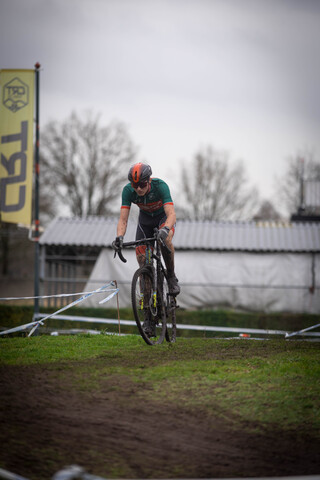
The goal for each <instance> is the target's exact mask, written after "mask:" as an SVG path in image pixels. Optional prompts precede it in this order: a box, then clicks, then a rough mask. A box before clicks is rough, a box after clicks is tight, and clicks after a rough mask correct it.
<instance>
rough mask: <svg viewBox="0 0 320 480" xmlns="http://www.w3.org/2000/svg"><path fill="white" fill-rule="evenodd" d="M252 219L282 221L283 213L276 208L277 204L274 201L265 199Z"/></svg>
mask: <svg viewBox="0 0 320 480" xmlns="http://www.w3.org/2000/svg"><path fill="white" fill-rule="evenodd" d="M252 219H253V220H255V221H264V220H266V221H268V220H272V221H280V220H281V215H280V213H279V212H278V211H277V210H276V209H275V206H274V205H273V203H272V202H270V201H269V200H263V201H262V202H261V205H260V207H259V209H258V211H257V213H256V214H255V215H254V217H253V218H252Z"/></svg>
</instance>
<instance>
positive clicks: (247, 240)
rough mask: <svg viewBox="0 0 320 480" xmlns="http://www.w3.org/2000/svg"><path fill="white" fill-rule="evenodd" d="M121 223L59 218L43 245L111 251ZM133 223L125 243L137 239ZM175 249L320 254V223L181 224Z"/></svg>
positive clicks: (188, 222)
mask: <svg viewBox="0 0 320 480" xmlns="http://www.w3.org/2000/svg"><path fill="white" fill-rule="evenodd" d="M117 223H118V219H116V218H104V217H87V218H78V217H73V218H56V219H55V220H53V221H52V222H51V223H50V225H49V226H48V227H47V229H46V230H45V232H44V233H43V235H42V236H41V239H40V244H41V245H62V246H68V245H70V246H71V245H72V246H91V247H110V245H111V242H112V241H113V240H114V238H115V235H116V226H117ZM135 231H136V223H135V222H134V221H129V224H128V229H127V233H126V237H125V239H126V240H127V241H129V240H133V239H134V238H135ZM174 245H175V248H176V249H179V250H215V251H223V250H228V251H232V250H234V251H253V252H319V251H320V223H319V222H316V223H315V222H314V223H300V222H297V223H274V222H198V221H178V222H177V228H176V233H175V236H174Z"/></svg>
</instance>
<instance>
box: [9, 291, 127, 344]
mask: <svg viewBox="0 0 320 480" xmlns="http://www.w3.org/2000/svg"><path fill="white" fill-rule="evenodd" d="M111 285H112V286H114V282H109V283H108V284H107V285H103V286H102V287H100V288H97V289H96V290H93V291H91V292H87V293H85V294H84V295H82V297H80V298H78V299H77V300H74V301H73V302H71V303H69V304H68V305H66V306H65V307H62V308H60V309H59V310H57V311H56V312H54V313H50V314H49V315H47V316H46V317H44V318H42V319H41V320H36V321H34V322H30V323H26V324H24V325H20V326H19V327H14V328H10V329H9V330H5V331H3V332H0V335H7V334H9V333H15V332H19V331H23V330H27V329H28V328H30V327H32V329H31V331H30V333H29V335H28V337H31V335H32V334H33V333H34V332H35V331H36V329H37V328H38V327H39V325H43V322H44V321H45V320H48V319H49V318H51V317H53V316H54V315H57V314H58V313H61V312H64V311H65V310H67V309H68V308H71V307H74V306H75V305H77V304H78V303H80V302H83V301H84V300H86V299H87V298H89V297H91V296H92V295H94V294H96V293H106V292H111V293H110V294H109V295H108V296H107V297H106V298H104V299H103V300H101V301H100V302H99V304H101V303H106V302H108V301H109V300H111V298H113V297H114V296H115V295H116V294H117V293H118V292H119V288H115V289H111V290H110V289H107V288H108V287H109V286H111ZM75 295H77V294H75ZM78 295H81V294H78Z"/></svg>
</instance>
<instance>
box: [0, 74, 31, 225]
mask: <svg viewBox="0 0 320 480" xmlns="http://www.w3.org/2000/svg"><path fill="white" fill-rule="evenodd" d="M34 78H35V72H34V70H0V88H1V91H0V94H1V95H0V215H1V217H0V219H1V220H2V221H3V222H9V223H23V224H25V225H30V224H31V219H32V172H33V115H34V113H33V112H34Z"/></svg>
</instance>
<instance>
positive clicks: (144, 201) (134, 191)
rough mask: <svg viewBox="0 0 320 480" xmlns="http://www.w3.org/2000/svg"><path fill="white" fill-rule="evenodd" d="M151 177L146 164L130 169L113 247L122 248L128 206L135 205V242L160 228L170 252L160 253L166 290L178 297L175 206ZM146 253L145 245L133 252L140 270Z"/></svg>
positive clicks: (163, 186)
mask: <svg viewBox="0 0 320 480" xmlns="http://www.w3.org/2000/svg"><path fill="white" fill-rule="evenodd" d="M151 175H152V170H151V167H150V165H147V164H145V163H136V164H134V165H133V166H132V167H131V168H130V170H129V174H128V180H129V183H128V184H127V185H125V186H124V188H123V190H122V204H121V210H120V218H119V221H118V226H117V237H116V239H115V241H114V246H115V247H117V248H121V246H122V244H123V237H124V235H125V233H126V230H127V224H128V218H129V213H130V208H131V204H132V203H135V204H136V205H137V206H138V207H139V209H140V212H139V219H138V225H137V231H136V240H142V239H143V238H150V237H152V236H153V235H154V233H153V230H154V228H155V227H157V228H159V233H158V237H159V238H160V239H161V240H162V241H164V242H165V243H166V245H167V247H168V248H169V251H166V250H165V249H162V250H163V251H162V254H163V259H164V262H165V264H166V267H167V273H168V284H169V290H170V293H171V294H173V295H178V294H179V293H180V287H179V284H178V279H177V277H176V275H175V272H174V246H173V243H172V238H173V235H174V230H175V223H176V214H175V210H174V205H173V201H172V198H171V194H170V190H169V187H168V185H167V184H166V183H165V182H164V181H163V180H160V179H159V178H151ZM145 250H146V246H145V245H141V246H138V247H137V248H136V256H137V261H138V263H139V266H140V267H141V266H143V265H144V260H145Z"/></svg>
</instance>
